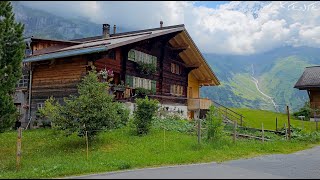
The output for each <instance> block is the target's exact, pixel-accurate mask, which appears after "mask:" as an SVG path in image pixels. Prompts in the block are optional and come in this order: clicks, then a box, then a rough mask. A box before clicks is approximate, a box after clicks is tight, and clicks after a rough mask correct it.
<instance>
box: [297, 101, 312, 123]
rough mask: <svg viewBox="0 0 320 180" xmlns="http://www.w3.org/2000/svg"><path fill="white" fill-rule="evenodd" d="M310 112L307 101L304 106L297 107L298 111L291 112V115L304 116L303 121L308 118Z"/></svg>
mask: <svg viewBox="0 0 320 180" xmlns="http://www.w3.org/2000/svg"><path fill="white" fill-rule="evenodd" d="M310 114H311V108H310V103H309V102H308V101H307V102H305V104H304V106H303V107H302V108H300V109H299V111H297V112H294V113H293V116H295V117H296V118H298V116H305V121H307V120H309V119H310Z"/></svg>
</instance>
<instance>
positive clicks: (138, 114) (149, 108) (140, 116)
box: [134, 96, 159, 135]
mask: <svg viewBox="0 0 320 180" xmlns="http://www.w3.org/2000/svg"><path fill="white" fill-rule="evenodd" d="M136 103H137V109H136V110H135V111H134V124H135V127H136V132H137V134H138V135H143V134H148V132H149V130H150V127H151V125H152V120H153V118H154V117H155V115H156V112H157V110H158V104H159V101H158V100H154V99H149V98H148V97H147V96H145V98H138V99H136Z"/></svg>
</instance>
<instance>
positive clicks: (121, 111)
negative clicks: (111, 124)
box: [115, 102, 130, 127]
mask: <svg viewBox="0 0 320 180" xmlns="http://www.w3.org/2000/svg"><path fill="white" fill-rule="evenodd" d="M115 105H116V110H117V114H118V115H119V122H118V123H117V125H118V126H117V127H123V126H125V125H126V124H127V122H128V120H129V114H130V110H129V109H128V108H127V107H126V106H125V105H124V104H123V103H118V102H116V103H115Z"/></svg>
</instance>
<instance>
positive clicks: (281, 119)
mask: <svg viewBox="0 0 320 180" xmlns="http://www.w3.org/2000/svg"><path fill="white" fill-rule="evenodd" d="M232 110H234V111H235V112H237V113H240V114H242V115H243V116H244V117H245V118H244V122H245V123H244V125H245V126H247V127H252V128H259V129H261V126H262V123H263V127H264V129H268V130H276V118H277V119H278V129H280V128H283V127H284V124H285V123H286V127H288V116H287V114H283V113H276V112H271V111H265V110H255V109H245V108H232ZM290 124H291V125H292V126H294V127H299V128H301V129H304V130H305V131H308V132H310V131H315V130H316V122H310V121H301V120H298V119H296V118H295V117H293V116H290Z"/></svg>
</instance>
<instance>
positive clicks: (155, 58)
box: [153, 56, 157, 66]
mask: <svg viewBox="0 0 320 180" xmlns="http://www.w3.org/2000/svg"><path fill="white" fill-rule="evenodd" d="M153 63H154V65H156V66H157V56H153Z"/></svg>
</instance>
